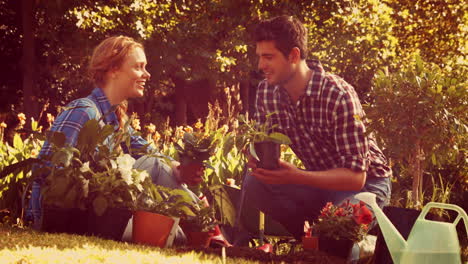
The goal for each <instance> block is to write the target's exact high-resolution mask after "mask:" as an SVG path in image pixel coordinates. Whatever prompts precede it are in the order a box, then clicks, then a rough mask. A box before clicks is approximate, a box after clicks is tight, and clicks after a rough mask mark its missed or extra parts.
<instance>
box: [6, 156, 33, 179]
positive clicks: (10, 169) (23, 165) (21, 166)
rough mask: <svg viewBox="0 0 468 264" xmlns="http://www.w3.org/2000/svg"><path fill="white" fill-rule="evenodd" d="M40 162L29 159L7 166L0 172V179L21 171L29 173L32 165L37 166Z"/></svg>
mask: <svg viewBox="0 0 468 264" xmlns="http://www.w3.org/2000/svg"><path fill="white" fill-rule="evenodd" d="M41 162H42V161H41V160H40V159H36V158H29V159H25V160H22V161H19V162H16V163H13V164H11V165H9V166H6V167H4V168H3V170H1V171H0V179H2V178H4V177H6V176H7V175H9V174H10V173H13V174H16V173H19V172H21V171H25V172H26V171H29V170H30V169H31V166H32V165H33V164H38V163H41Z"/></svg>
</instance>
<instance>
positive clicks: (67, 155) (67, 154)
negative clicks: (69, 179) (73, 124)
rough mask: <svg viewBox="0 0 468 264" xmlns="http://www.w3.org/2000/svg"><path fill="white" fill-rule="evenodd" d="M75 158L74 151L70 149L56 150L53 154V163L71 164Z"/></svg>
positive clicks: (66, 165)
mask: <svg viewBox="0 0 468 264" xmlns="http://www.w3.org/2000/svg"><path fill="white" fill-rule="evenodd" d="M72 158H73V152H72V151H70V150H69V149H60V150H59V151H57V152H55V153H54V154H53V156H52V160H51V161H52V163H53V164H55V165H58V166H62V165H63V166H65V167H68V166H70V163H71V160H72Z"/></svg>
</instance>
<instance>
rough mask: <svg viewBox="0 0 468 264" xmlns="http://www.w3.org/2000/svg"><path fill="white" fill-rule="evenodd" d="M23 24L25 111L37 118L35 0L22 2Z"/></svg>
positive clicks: (27, 114)
mask: <svg viewBox="0 0 468 264" xmlns="http://www.w3.org/2000/svg"><path fill="white" fill-rule="evenodd" d="M21 4H22V6H21V10H22V16H21V17H22V24H23V58H22V70H23V111H24V113H25V114H26V116H28V117H35V118H36V107H35V106H36V103H37V102H36V100H35V96H34V94H35V92H34V90H35V84H36V81H35V77H36V76H35V68H36V67H35V66H36V62H35V57H34V49H35V45H34V21H33V19H34V0H22V1H21Z"/></svg>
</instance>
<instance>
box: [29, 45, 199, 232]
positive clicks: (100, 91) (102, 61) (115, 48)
mask: <svg viewBox="0 0 468 264" xmlns="http://www.w3.org/2000/svg"><path fill="white" fill-rule="evenodd" d="M146 64H147V61H146V56H145V52H144V49H143V45H141V44H140V43H138V42H136V41H134V40H133V39H132V38H129V37H125V36H117V37H110V38H107V39H105V40H104V41H102V42H101V43H100V44H99V45H98V46H97V47H96V48H95V49H94V52H93V55H92V57H91V60H90V63H89V75H90V78H91V79H92V80H93V82H94V83H95V85H96V87H97V88H95V89H94V90H93V91H92V92H91V94H90V95H89V96H87V97H85V98H80V99H77V100H74V101H72V102H71V103H69V104H68V105H67V107H66V109H67V110H65V111H63V112H62V113H60V114H59V116H58V117H57V118H56V119H55V121H54V123H53V125H52V127H51V131H58V132H62V133H64V134H65V136H66V142H67V143H69V144H70V145H72V146H75V145H76V142H77V138H78V134H79V132H80V130H81V128H82V127H83V125H84V124H85V123H86V121H88V120H90V119H97V120H99V119H100V118H101V117H102V116H104V120H103V122H104V123H105V124H111V125H114V126H115V127H116V128H118V129H122V128H123V127H124V124H125V122H126V121H127V120H128V117H127V115H126V110H127V105H128V104H127V99H130V98H136V97H142V96H143V95H144V89H145V84H146V81H148V79H149V78H150V76H151V75H150V74H149V72H148V71H147V70H146ZM114 105H118V107H117V108H116V110H115V111H111V109H112V106H114ZM130 129H131V128H130ZM130 132H132V131H130ZM130 134H133V133H130ZM146 146H148V142H147V141H146V140H144V139H143V138H142V137H140V136H131V148H132V149H142V148H145V147H146ZM51 151H52V148H51V145H50V144H49V143H48V142H45V143H44V145H43V147H42V149H41V151H40V153H39V156H45V155H48V154H50V153H51ZM124 151H126V152H128V150H125V149H124ZM136 165H137V166H139V167H138V168H140V169H146V170H148V172H149V173H150V175H151V176H152V179H153V182H154V183H155V184H159V185H164V186H167V187H171V188H179V189H184V190H186V191H188V192H189V193H190V194H191V195H192V197H193V198H194V199H197V198H196V197H195V195H193V194H192V193H191V192H190V191H189V190H188V189H187V188H186V187H185V186H184V185H181V184H182V183H184V182H188V183H192V182H200V180H201V175H202V174H203V170H200V171H198V172H196V173H195V175H188V174H187V173H179V164H178V162H175V161H173V162H172V164H171V165H172V166H171V167H170V166H168V165H166V164H164V163H163V162H160V160H159V159H157V158H147V157H142V158H140V159H139V160H138V161H137V163H136ZM42 176H43V177H38V178H37V179H35V181H34V183H33V187H32V196H31V200H30V208H29V212H28V213H27V218H29V219H31V218H33V219H32V220H33V221H34V225H35V226H36V227H37V225H38V223H40V221H39V220H40V215H41V204H40V185H41V182H42V180H43V179H44V178H45V177H46V176H47V175H42ZM194 179H196V180H194Z"/></svg>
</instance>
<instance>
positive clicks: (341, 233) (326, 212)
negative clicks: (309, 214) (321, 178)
mask: <svg viewBox="0 0 468 264" xmlns="http://www.w3.org/2000/svg"><path fill="white" fill-rule="evenodd" d="M320 213H321V214H320V216H319V217H318V221H317V222H316V223H315V224H314V225H313V231H314V232H315V233H316V234H317V235H318V237H319V249H320V250H321V251H325V252H327V253H329V254H332V255H336V256H339V257H343V258H347V257H348V255H349V253H350V251H351V249H352V247H353V245H354V243H357V242H359V241H361V240H362V239H363V238H364V236H365V235H366V234H367V231H368V226H369V224H371V223H372V221H373V215H372V212H371V211H370V210H369V209H368V208H367V207H366V205H365V204H364V203H363V202H360V203H357V204H352V203H350V202H349V201H347V202H345V203H343V204H342V205H341V206H336V205H333V204H332V203H330V202H329V203H327V204H326V206H325V207H324V208H323V209H322V210H321V212H320Z"/></svg>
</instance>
